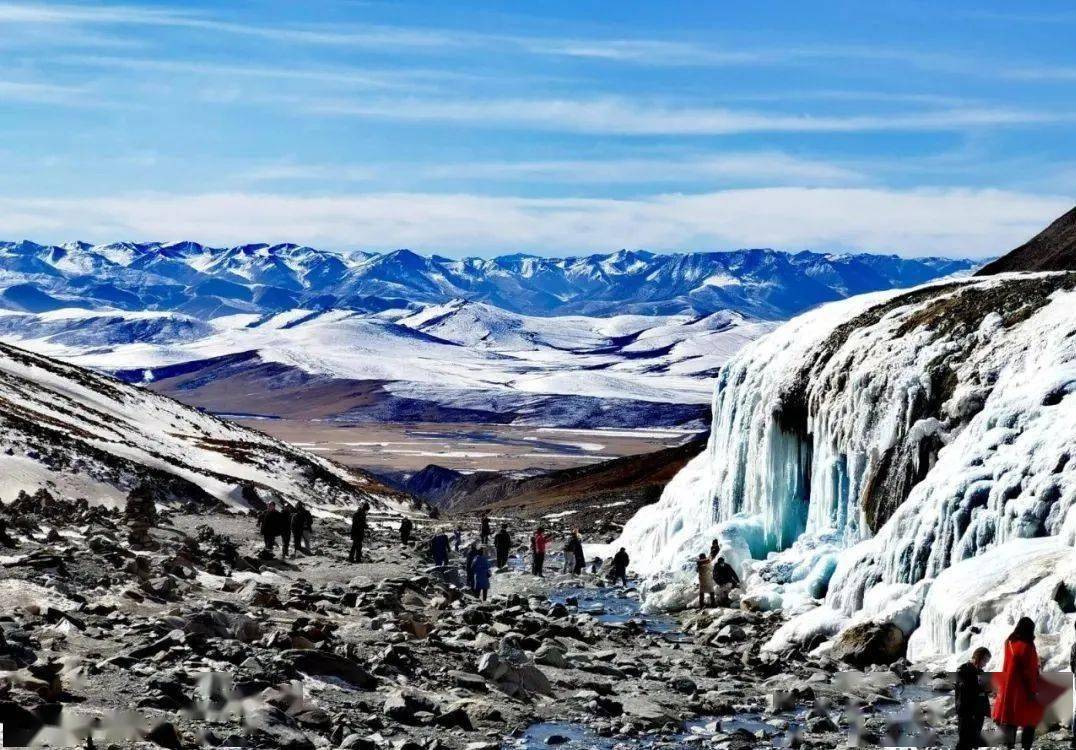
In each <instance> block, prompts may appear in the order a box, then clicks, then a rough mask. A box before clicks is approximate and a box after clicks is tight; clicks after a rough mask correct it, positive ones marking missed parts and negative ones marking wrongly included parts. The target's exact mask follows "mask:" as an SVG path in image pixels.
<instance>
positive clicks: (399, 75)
mask: <svg viewBox="0 0 1076 750" xmlns="http://www.w3.org/2000/svg"><path fill="white" fill-rule="evenodd" d="M52 62H54V63H57V64H61V65H67V66H73V67H79V68H83V69H85V68H102V69H110V70H120V71H126V72H128V73H129V72H149V73H178V74H189V75H192V76H204V77H209V78H218V79H220V78H230V79H243V78H252V79H258V78H261V79H271V80H290V81H299V82H314V83H325V84H333V85H337V86H341V87H352V88H364V89H372V90H377V89H381V90H400V89H407V90H413V91H414V90H433V89H435V88H437V89H440V88H441V86H440V85H436V86H435V85H433V84H444V83H447V82H459V81H461V80H480V79H479V77H478V76H476V75H472V74H466V73H456V72H452V71H445V70H434V69H424V68H406V69H399V70H383V69H375V68H363V67H352V66H333V67H297V66H287V65H242V64H228V63H219V62H207V61H199V60H164V59H153V58H144V57H131V56H122V55H63V56H56V57H54V58H52Z"/></svg>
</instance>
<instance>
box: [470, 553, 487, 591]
mask: <svg viewBox="0 0 1076 750" xmlns="http://www.w3.org/2000/svg"><path fill="white" fill-rule="evenodd" d="M471 577H472V578H473V579H474V593H475V596H477V597H480V598H481V599H482V601H486V599H488V598H489V577H490V564H489V558H488V557H486V551H485V550H484V549H483V548H481V547H479V548H478V549H477V550H475V556H474V559H473V560H472V561H471Z"/></svg>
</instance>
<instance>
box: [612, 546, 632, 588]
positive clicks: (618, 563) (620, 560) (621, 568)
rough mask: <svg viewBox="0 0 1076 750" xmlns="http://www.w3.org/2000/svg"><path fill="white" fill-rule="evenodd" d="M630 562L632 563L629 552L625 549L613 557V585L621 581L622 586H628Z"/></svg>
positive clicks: (621, 549)
mask: <svg viewBox="0 0 1076 750" xmlns="http://www.w3.org/2000/svg"><path fill="white" fill-rule="evenodd" d="M629 562H631V560H630V558H629V557H628V551H627V550H626V549H624V548H623V547H621V548H620V551H619V552H617V553H616V554H615V555H613V575H612V580H613V583H616V582H617V580H619V581H620V582H621V584H622V585H624V586H627V585H628V563H629Z"/></svg>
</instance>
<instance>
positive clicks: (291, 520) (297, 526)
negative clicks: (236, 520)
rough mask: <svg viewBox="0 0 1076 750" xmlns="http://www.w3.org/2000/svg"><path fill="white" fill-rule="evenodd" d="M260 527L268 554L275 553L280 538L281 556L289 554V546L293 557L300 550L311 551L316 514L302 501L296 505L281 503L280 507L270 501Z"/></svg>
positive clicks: (308, 552) (307, 552)
mask: <svg viewBox="0 0 1076 750" xmlns="http://www.w3.org/2000/svg"><path fill="white" fill-rule="evenodd" d="M260 528H261V534H262V539H264V540H265V554H267V555H272V554H273V550H274V549H275V548H276V541H277V540H278V539H279V540H280V556H281V557H287V556H288V547H289V546H291V548H292V556H293V557H294V556H295V555H297V554H299V553H300V552H303V553H305V554H307V555H309V554H310V553H311V551H310V538H311V535H312V532H313V529H314V516H313V515H312V514H311V513H310V511H309V510H307V508H306V506H305V505H303V503H302V501H299V502H297V503H296V504H295V507H289V506H288V504H287V503H281V505H280V507H279V508H278V507H277V505H276V503H275V502H270V503H269V504H268V505H267V506H266V509H265V512H264V513H263V514H262V516H261V525H260Z"/></svg>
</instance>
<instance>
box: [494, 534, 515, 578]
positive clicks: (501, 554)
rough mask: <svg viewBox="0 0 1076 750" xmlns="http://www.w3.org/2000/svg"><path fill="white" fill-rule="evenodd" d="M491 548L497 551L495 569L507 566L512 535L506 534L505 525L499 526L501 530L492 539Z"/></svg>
mask: <svg viewBox="0 0 1076 750" xmlns="http://www.w3.org/2000/svg"><path fill="white" fill-rule="evenodd" d="M493 546H494V547H496V549H497V567H498V568H503V567H505V566H506V565H508V554H509V553H510V552H511V551H512V535H511V534H509V533H508V526H507V525H504V526H501V530H500V531H498V532H497V534H496V535H495V536H494V537H493Z"/></svg>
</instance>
